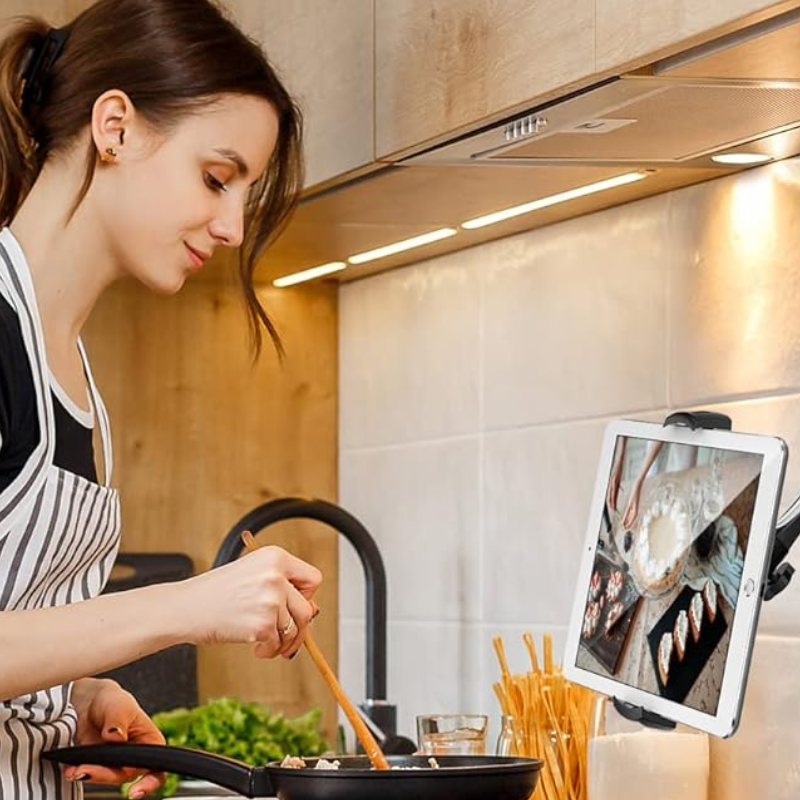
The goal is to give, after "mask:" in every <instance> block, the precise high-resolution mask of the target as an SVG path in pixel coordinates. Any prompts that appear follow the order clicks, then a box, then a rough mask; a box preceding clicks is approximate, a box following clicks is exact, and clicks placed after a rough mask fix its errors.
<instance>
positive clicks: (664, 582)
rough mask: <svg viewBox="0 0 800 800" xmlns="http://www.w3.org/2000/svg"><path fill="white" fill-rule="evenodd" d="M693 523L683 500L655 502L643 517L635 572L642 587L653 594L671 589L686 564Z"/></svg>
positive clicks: (634, 562) (636, 551)
mask: <svg viewBox="0 0 800 800" xmlns="http://www.w3.org/2000/svg"><path fill="white" fill-rule="evenodd" d="M691 534H692V531H691V523H690V521H689V515H688V514H687V512H686V504H685V503H684V502H683V501H682V500H677V499H676V500H673V501H672V502H671V503H666V502H664V501H661V502H657V503H654V504H653V505H652V506H651V508H650V509H649V510H647V511H645V513H644V515H643V516H642V523H641V526H640V529H639V538H638V540H637V542H636V547H635V549H634V554H633V558H632V570H633V574H634V577H635V578H636V581H637V583H638V584H639V586H640V587H641V588H642V589H643V590H646V591H649V592H652V593H654V594H661V593H664V592H666V591H668V590H669V589H671V588H672V587H673V586H674V585H675V583H676V582H677V580H678V578H679V577H680V575H681V573H682V571H683V566H684V564H685V563H686V553H687V549H688V547H689V544H690V542H691Z"/></svg>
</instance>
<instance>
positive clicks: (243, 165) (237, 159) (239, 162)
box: [214, 147, 250, 176]
mask: <svg viewBox="0 0 800 800" xmlns="http://www.w3.org/2000/svg"><path fill="white" fill-rule="evenodd" d="M214 152H215V153H218V154H219V155H221V156H222V157H223V158H227V159H228V160H229V161H233V163H234V164H236V170H237V171H238V173H239V174H240V175H242V176H244V175H247V174H248V173H249V172H250V170H249V169H248V168H247V162H245V160H244V159H243V158H242V157H241V156H240V155H239V154H238V153H237V152H236V151H235V150H231V149H230V148H228V147H215V148H214Z"/></svg>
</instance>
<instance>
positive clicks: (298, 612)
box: [0, 0, 321, 800]
mask: <svg viewBox="0 0 800 800" xmlns="http://www.w3.org/2000/svg"><path fill="white" fill-rule="evenodd" d="M0 103H2V106H3V107H2V110H1V111H2V113H0V218H1V219H0V225H2V226H5V227H4V228H3V230H2V232H0V653H2V657H0V797H2V798H9V799H10V798H14V800H29V799H30V800H33V799H35V800H51V799H52V800H55V798H65V797H76V796H80V795H81V789H80V783H79V782H80V781H81V780H87V779H89V780H92V781H100V782H110V783H120V782H122V781H124V780H130V779H131V778H132V777H134V776H135V775H137V774H138V773H137V772H135V771H133V770H109V769H102V768H99V767H97V766H92V765H85V766H81V767H78V768H69V769H66V770H64V772H63V773H62V772H60V771H59V769H58V768H57V767H55V766H53V765H52V764H50V763H47V762H44V761H43V760H42V759H41V758H40V754H41V753H42V752H43V751H45V750H48V749H50V748H53V747H59V746H64V745H67V744H70V743H72V742H77V743H87V742H92V741H109V742H115V741H124V740H128V741H138V742H162V741H163V739H162V737H161V736H160V734H159V732H158V730H157V729H156V728H155V726H154V725H153V723H152V721H151V720H149V719H148V717H147V716H146V715H145V714H144V712H143V711H142V710H141V709H140V708H139V706H138V705H137V703H136V701H135V700H134V699H133V698H132V697H131V696H130V695H129V694H128V693H126V692H124V691H123V690H122V689H121V688H120V687H119V686H118V685H117V684H115V683H113V682H111V681H99V680H94V679H92V678H90V677H88V676H91V675H94V674H97V673H100V672H103V671H105V670H108V669H111V668H113V667H115V666H118V665H120V664H123V663H126V662H129V661H132V660H134V659H136V658H139V657H141V656H143V655H145V654H148V653H152V652H155V651H157V650H159V649H162V648H164V647H168V646H170V645H173V644H177V643H180V642H191V643H208V642H254V643H255V652H256V655H257V656H259V657H274V656H277V655H282V656H285V657H291V656H292V655H293V654H294V653H295V652H296V651H297V649H298V648H299V647H300V644H301V642H302V638H303V634H304V631H305V629H306V627H307V625H308V623H309V621H310V619H311V617H312V613H313V611H314V605H313V601H312V599H311V598H312V597H313V595H314V592H315V591H316V589H317V587H318V586H319V583H320V580H321V576H320V574H319V572H318V571H317V570H316V569H315V568H314V567H312V566H310V565H309V564H306V563H304V562H302V561H300V560H298V559H296V558H294V557H292V556H291V555H289V554H288V553H286V552H285V551H283V550H280V549H278V548H263V549H261V550H259V551H258V552H256V553H254V554H252V555H248V556H246V557H245V558H243V559H241V560H240V561H238V562H237V563H235V564H231V565H228V566H226V567H223V568H221V569H218V570H214V571H212V572H209V573H206V574H203V575H200V576H198V577H195V578H192V579H190V580H187V581H184V582H180V583H174V584H166V585H162V586H152V587H147V588H144V589H138V590H134V591H131V592H126V593H119V594H111V595H104V596H98V595H99V593H100V591H101V589H102V587H103V585H104V583H105V581H106V578H107V577H108V573H109V570H110V568H111V565H112V563H113V561H114V558H115V555H116V552H117V548H118V537H119V521H120V513H119V505H118V498H117V493H116V491H115V490H114V489H113V488H111V470H112V456H111V444H110V436H109V427H108V420H107V417H106V413H105V409H104V407H103V403H102V400H101V399H100V395H99V393H98V391H97V388H96V387H95V385H94V382H93V380H92V376H91V371H90V369H89V364H88V361H87V360H86V355H85V353H84V350H83V347H82V345H81V341H80V331H81V328H82V327H83V324H84V322H85V321H86V319H87V317H88V316H89V314H90V312H91V310H92V307H93V306H94V304H95V302H96V301H97V299H98V297H99V296H100V294H101V293H102V292H103V290H104V289H105V288H106V287H107V286H108V285H109V284H111V283H113V282H114V281H116V280H117V279H119V278H123V277H133V278H135V279H137V280H139V281H140V282H142V283H143V284H145V285H146V286H148V287H150V288H151V289H153V290H155V291H157V292H163V293H173V292H177V291H178V290H179V289H180V288H181V286H182V284H183V282H184V280H185V279H186V277H187V276H188V275H189V274H190V273H191V272H193V271H195V270H198V269H200V268H201V267H202V265H203V262H204V261H205V260H206V259H207V258H208V257H209V256H210V255H211V253H212V252H213V251H214V250H215V249H216V248H217V247H239V246H242V253H243V256H242V261H241V266H240V276H241V284H242V290H243V293H244V297H245V300H246V302H247V306H248V311H249V316H250V321H251V324H252V329H253V332H254V336H255V339H254V345H255V348H256V351H257V350H258V347H259V345H260V337H259V328H260V326H264V327H265V328H266V330H267V331H268V333H269V334H270V336H271V337H272V338H273V341H275V343H276V345H277V346H278V349H279V350H280V343H279V341H278V339H277V336H276V334H275V331H274V329H273V327H272V324H271V322H270V320H269V318H268V317H267V315H266V314H265V312H264V310H263V309H262V308H261V306H260V305H259V303H258V300H257V298H256V294H255V292H254V290H253V268H254V262H255V259H256V257H257V256H258V254H259V253H260V252H261V251H262V249H263V247H264V245H265V244H266V243H267V242H268V241H269V240H270V239H271V237H272V236H274V235H275V233H276V232H278V231H279V230H280V228H281V226H282V224H283V223H284V222H285V221H286V219H287V218H288V216H289V214H290V212H291V210H292V208H293V206H294V204H295V202H296V198H297V193H298V190H299V187H300V186H301V182H302V181H301V167H300V119H299V114H298V112H297V109H296V107H295V105H294V104H293V102H292V100H291V98H290V97H289V95H288V94H287V92H286V91H285V89H284V88H283V86H282V85H281V83H280V82H279V80H278V79H277V78H276V76H275V74H274V72H273V71H272V69H271V68H270V66H269V64H268V63H267V61H266V60H265V58H264V56H263V54H262V53H261V52H260V50H259V49H258V47H257V46H256V45H255V44H254V43H253V42H251V41H250V40H248V39H247V38H246V37H245V36H244V35H243V34H242V33H241V32H240V31H239V30H238V29H237V28H236V27H235V26H234V25H233V24H232V23H231V22H229V21H228V20H227V19H226V18H225V17H224V16H223V15H222V14H221V13H220V12H219V10H218V9H217V8H216V7H215V6H214V5H212V4H211V3H210V2H208V0H101V1H100V2H97V3H96V4H95V5H93V6H91V7H89V8H88V9H87V10H86V11H84V12H83V13H82V14H81V15H80V16H78V17H77V18H76V19H74V20H73V21H72V22H71V23H70V24H69V25H67V26H66V27H65V28H62V29H60V30H54V29H50V28H49V27H48V26H47V25H46V24H45V23H44V22H43V21H41V20H37V19H32V18H25V19H24V20H23V21H22V22H21V23H20V24H19V25H18V26H17V27H15V28H14V29H13V31H12V32H11V33H10V35H9V36H8V37H7V38H6V40H5V41H4V42H3V43H2V46H0ZM94 421H96V422H97V424H98V425H99V427H100V432H101V434H102V443H103V448H102V449H103V459H102V465H103V470H102V472H103V475H102V478H98V471H97V469H96V467H95V460H94V454H93V451H92V430H91V426H92V424H93V422H94ZM88 643H90V644H91V646H88V647H87V644H88ZM160 781H161V776H159V775H155V774H144V775H143V777H141V779H140V780H138V781H137V782H136V783H135V784H134V786H133V789H132V791H131V797H142V796H144V795H145V794H148V793H150V792H152V791H153V790H154V789H156V788H157V787H158V785H159V783H160Z"/></svg>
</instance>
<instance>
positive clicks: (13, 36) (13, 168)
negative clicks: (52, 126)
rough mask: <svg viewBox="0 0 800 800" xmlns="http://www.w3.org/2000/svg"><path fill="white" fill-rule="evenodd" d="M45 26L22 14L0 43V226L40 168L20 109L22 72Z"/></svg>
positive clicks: (29, 128)
mask: <svg viewBox="0 0 800 800" xmlns="http://www.w3.org/2000/svg"><path fill="white" fill-rule="evenodd" d="M48 30H49V26H48V25H47V23H46V22H45V21H44V20H41V19H37V18H36V17H23V18H21V19H20V21H19V22H18V24H17V26H16V28H14V30H12V32H11V33H9V34H8V35H7V36H6V37H5V38H4V39H3V41H2V43H1V44H0V226H3V225H8V224H9V223H10V222H11V220H12V219H13V218H14V216H15V215H16V213H17V210H18V209H19V207H20V206H21V205H22V201H23V200H24V199H25V197H26V195H27V194H28V192H29V191H30V189H31V187H32V186H33V184H34V182H35V181H36V178H37V177H38V175H39V172H40V171H41V168H42V163H41V159H40V154H39V153H38V152H37V147H36V142H35V139H34V136H33V132H32V130H31V124H30V122H29V121H28V120H27V119H26V117H25V115H24V114H23V111H22V90H23V80H22V75H23V72H24V71H25V69H26V67H27V65H28V62H29V60H30V58H31V57H32V55H33V54H34V51H35V48H36V45H37V44H38V43H39V42H41V41H42V39H43V38H44V37H45V36H46V35H47V31H48Z"/></svg>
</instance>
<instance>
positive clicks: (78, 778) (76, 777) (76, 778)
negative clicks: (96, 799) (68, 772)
mask: <svg viewBox="0 0 800 800" xmlns="http://www.w3.org/2000/svg"><path fill="white" fill-rule="evenodd" d="M88 777H89V773H88V772H81V773H80V774H78V775H73V776H72V777H71V778H69V779H68V780H71V781H85V780H86V779H87V778H88Z"/></svg>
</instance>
